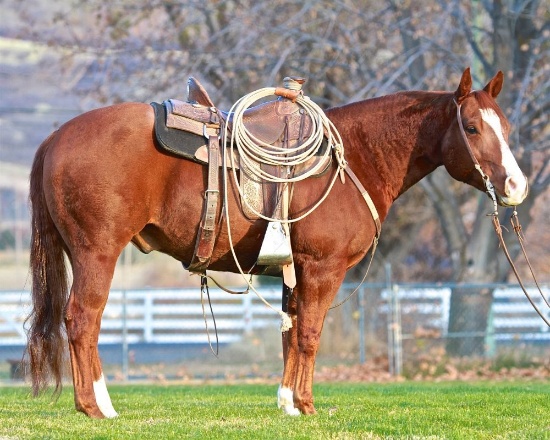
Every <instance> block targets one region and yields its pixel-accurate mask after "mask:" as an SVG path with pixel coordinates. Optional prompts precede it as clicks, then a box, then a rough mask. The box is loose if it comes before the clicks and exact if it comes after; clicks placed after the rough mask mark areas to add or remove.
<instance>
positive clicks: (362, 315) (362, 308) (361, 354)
mask: <svg viewBox="0 0 550 440" xmlns="http://www.w3.org/2000/svg"><path fill="white" fill-rule="evenodd" d="M365 343H366V342H365V287H364V286H361V287H360V288H359V363H361V364H364V363H365V362H366V353H365V349H366V347H365Z"/></svg>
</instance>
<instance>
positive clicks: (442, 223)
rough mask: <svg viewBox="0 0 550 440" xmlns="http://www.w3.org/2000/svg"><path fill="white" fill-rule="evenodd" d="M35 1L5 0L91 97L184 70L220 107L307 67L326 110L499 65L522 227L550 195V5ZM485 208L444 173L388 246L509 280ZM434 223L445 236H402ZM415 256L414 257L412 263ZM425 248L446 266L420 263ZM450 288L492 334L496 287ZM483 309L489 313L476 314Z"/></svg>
mask: <svg viewBox="0 0 550 440" xmlns="http://www.w3.org/2000/svg"><path fill="white" fill-rule="evenodd" d="M32 1H34V3H35V7H34V8H29V7H28V6H26V7H23V4H22V3H14V2H6V1H4V3H13V4H11V7H12V8H13V9H14V10H15V11H18V12H19V14H20V15H21V16H24V24H21V26H20V27H19V30H18V31H17V32H18V33H19V35H20V36H21V37H22V38H28V39H35V40H38V41H46V42H48V43H49V44H50V45H51V47H52V49H54V50H56V51H58V52H59V56H60V57H61V59H62V61H63V62H62V64H61V66H62V68H63V70H62V72H61V73H62V75H63V76H64V77H65V78H70V79H71V84H72V88H73V89H74V90H78V91H79V92H80V93H81V94H82V96H83V100H84V101H83V102H86V105H84V106H83V107H89V106H94V105H99V104H104V103H110V102H117V101H126V100H140V101H141V100H152V99H165V98H167V97H181V96H182V95H183V94H184V87H185V82H186V79H187V76H189V75H193V76H197V77H199V78H200V79H201V80H203V81H204V82H205V83H206V85H207V88H208V90H209V92H210V93H211V95H212V97H213V99H214V101H215V103H216V104H217V105H219V106H220V107H228V106H230V105H231V104H232V103H233V102H234V101H235V100H236V99H238V98H239V97H240V96H242V95H243V94H245V93H247V92H250V91H252V90H254V89H256V88H259V87H265V86H270V85H275V84H278V83H280V82H281V80H282V78H283V77H284V76H287V75H301V76H305V77H307V78H308V79H309V81H308V83H307V84H306V92H307V94H308V95H309V96H310V97H311V98H312V99H314V100H315V101H316V102H318V103H319V104H321V105H322V106H326V107H328V106H333V105H339V104H343V103H347V102H351V101H355V100H359V99H364V98H368V97H372V96H377V95H382V94H387V93H391V92H394V91H398V90H404V89H432V90H433V89H446V90H449V89H454V88H455V87H456V85H457V84H458V79H459V77H460V74H461V73H462V71H463V69H464V68H465V67H467V66H470V65H471V66H472V69H473V73H474V77H475V78H476V79H477V81H478V83H477V84H476V85H477V86H482V85H483V84H484V81H486V80H487V79H489V78H490V77H492V76H493V75H494V73H496V71H498V70H502V71H503V72H504V73H505V76H506V84H505V89H504V91H503V92H502V93H501V95H500V97H499V101H500V104H501V107H502V108H503V109H504V110H505V111H506V113H507V115H508V117H509V119H510V121H511V122H512V124H513V126H514V132H513V135H512V138H511V139H510V142H511V144H512V147H513V150H514V152H515V155H516V157H517V158H518V161H519V163H520V166H521V167H522V169H523V170H524V171H525V173H526V175H527V176H528V178H529V182H530V187H531V193H530V196H529V198H528V199H527V200H526V201H525V202H524V204H523V206H522V207H521V208H520V210H521V216H522V221H523V227H524V231H527V229H528V227H529V224H530V222H531V220H532V218H531V208H532V207H533V206H534V203H535V201H536V199H537V198H538V197H540V196H541V195H543V194H544V193H545V192H546V193H548V186H549V183H550V172H549V171H550V169H549V168H550V165H549V163H550V130H549V128H548V127H549V124H548V114H549V110H550V90H549V88H550V62H549V60H550V56H549V55H550V23H549V21H548V15H547V12H546V15H545V8H546V6H545V3H544V2H543V1H540V0H492V1H491V0H476V1H472V2H462V1H460V0H452V1H444V0H429V1H425V2H412V1H410V0H406V1H396V0H364V1H362V2H356V1H352V0H338V1H328V0H305V1H304V0H271V1H269V2H267V1H252V0H218V1H211V2H204V1H198V0H188V1H178V0H170V1H161V0H153V1H149V2H135V1H129V0H120V1H117V2H115V3H113V4H109V3H105V2H99V1H97V0H86V1H84V0H73V1H65V2H58V3H57V4H56V6H55V7H54V6H51V5H50V3H48V2H43V1H40V0H32ZM11 32H16V31H14V30H11ZM45 68H52V67H51V66H49V67H48V66H45ZM420 188H421V189H422V190H423V191H421V190H420ZM490 210H491V204H490V201H489V200H488V199H487V198H486V197H485V196H484V195H483V194H480V193H478V192H475V191H474V190H471V189H469V188H466V187H464V186H460V185H457V183H456V182H454V181H452V180H451V179H450V178H449V177H448V176H447V175H446V174H445V173H444V172H439V171H438V172H435V173H433V174H432V175H430V176H429V177H428V178H426V179H424V180H423V181H422V182H421V186H420V187H419V188H414V189H412V190H411V191H410V192H409V194H408V195H407V196H406V197H404V198H403V200H399V201H398V202H397V203H396V205H395V207H394V209H393V213H392V214H391V215H390V217H389V218H388V219H387V221H386V224H385V227H384V234H383V237H382V242H381V246H380V250H381V254H382V255H384V257H385V258H387V259H388V260H390V261H394V262H396V266H397V268H396V270H394V272H395V273H396V274H397V276H400V277H406V276H412V275H414V276H415V277H416V278H417V279H418V277H420V276H423V277H425V279H426V278H431V279H433V278H434V277H437V278H438V279H439V280H451V281H457V282H462V281H465V280H468V281H476V282H495V281H498V282H500V281H506V280H507V279H508V276H509V268H508V266H507V264H506V262H505V261H504V260H503V257H502V256H501V255H500V252H499V249H498V243H497V241H496V238H495V236H494V234H493V232H492V229H491V228H492V226H491V223H490V221H489V220H488V219H487V218H486V216H485V214H487V213H488V212H489V211H490ZM502 214H503V216H506V215H509V212H507V211H506V210H504V211H503V212H502ZM435 218H437V219H438V220H439V231H440V232H437V231H438V228H436V227H435V223H434V219H435ZM426 228H429V230H430V231H432V232H431V233H432V236H433V234H437V233H440V234H442V236H443V238H444V240H443V241H441V242H439V241H436V242H435V243H434V242H433V240H429V239H427V240H422V241H421V240H415V241H413V240H410V239H408V238H407V237H410V236H413V235H416V233H418V232H419V231H421V230H425V229H426ZM403 231H406V232H407V233H406V234H404V233H403ZM442 243H443V244H442ZM516 251H517V249H513V252H516ZM411 254H412V255H414V256H416V257H419V258H416V259H415V261H414V262H413V263H407V264H404V263H403V261H404V259H405V255H411ZM428 257H430V258H431V261H438V262H439V263H441V265H443V264H446V265H447V266H448V269H441V266H438V265H435V266H434V265H431V267H427V265H425V264H422V260H423V259H424V260H426V259H427V258H428ZM360 271H361V270H359V271H358V272H360ZM353 274H354V272H352V275H353ZM545 275H546V276H548V274H545ZM455 293H456V294H454V295H453V301H452V302H453V305H452V307H453V310H452V311H451V324H450V330H451V331H465V330H483V331H484V330H485V328H486V320H487V311H488V310H489V306H490V303H491V300H492V295H491V292H487V294H481V295H479V294H478V295H476V297H475V299H472V297H470V296H468V295H465V294H464V292H460V291H456V292H455ZM474 311H475V312H476V313H478V312H481V313H479V316H477V317H475V318H473V317H472V316H473V315H472V313H473V312H474ZM474 342H479V341H474ZM470 347H472V346H470ZM449 348H450V349H451V350H453V351H454V352H455V353H463V354H465V353H468V352H473V351H475V350H476V349H473V348H467V347H452V346H451V347H449Z"/></svg>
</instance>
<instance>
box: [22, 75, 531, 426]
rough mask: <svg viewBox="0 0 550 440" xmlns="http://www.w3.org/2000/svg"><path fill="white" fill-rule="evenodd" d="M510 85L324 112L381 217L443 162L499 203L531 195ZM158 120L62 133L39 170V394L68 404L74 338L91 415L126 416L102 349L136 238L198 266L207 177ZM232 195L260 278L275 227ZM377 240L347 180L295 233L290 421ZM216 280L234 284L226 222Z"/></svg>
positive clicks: (466, 83)
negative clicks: (67, 366)
mask: <svg viewBox="0 0 550 440" xmlns="http://www.w3.org/2000/svg"><path fill="white" fill-rule="evenodd" d="M502 85H503V74H502V72H498V73H497V74H496V75H495V76H494V77H493V78H492V79H491V80H490V81H489V82H488V83H487V84H486V86H485V87H484V88H483V89H482V90H472V78H471V74H470V69H469V68H467V69H466V70H465V71H464V72H463V74H462V76H461V79H460V83H459V85H458V88H457V89H456V90H455V91H450V92H449V91H403V92H398V93H395V94H391V95H388V96H383V97H376V98H373V99H366V100H362V101H359V102H354V103H350V104H346V105H342V106H339V107H334V108H331V109H328V110H326V115H327V117H328V118H329V119H330V121H331V122H332V123H333V124H334V126H335V127H336V128H337V130H338V132H339V133H340V135H341V138H342V141H343V144H344V146H345V159H346V161H347V166H348V167H350V168H351V169H352V170H353V172H354V173H355V175H356V176H357V178H358V180H359V181H360V182H361V183H362V185H363V186H364V188H365V189H366V190H367V191H368V193H369V194H370V196H371V198H372V202H373V203H374V205H375V207H376V210H377V211H378V213H379V216H380V220H381V221H383V220H384V219H385V218H386V216H387V214H388V212H389V210H390V207H391V205H392V203H393V202H394V201H395V200H396V199H397V198H398V197H399V196H400V195H401V194H403V193H404V192H405V191H406V190H407V189H408V188H410V187H411V186H412V185H414V184H415V183H417V182H418V181H419V180H421V179H422V178H423V177H424V176H426V175H428V174H429V173H431V172H432V171H433V170H435V169H436V168H437V167H439V166H444V167H445V168H446V170H447V171H448V173H449V174H450V175H451V176H452V177H453V178H454V179H456V180H458V181H461V182H464V183H467V184H469V185H471V186H473V187H475V188H477V189H479V190H480V191H487V180H490V182H491V183H492V185H493V186H494V195H495V197H496V201H497V202H498V203H499V204H500V205H503V206H515V205H518V204H520V203H521V202H522V201H523V200H524V199H525V197H526V195H527V192H528V183H527V179H526V177H525V175H524V174H523V173H522V172H521V170H520V168H519V167H518V164H517V162H516V161H515V159H514V157H513V155H512V153H511V151H510V148H509V146H508V135H509V131H510V125H509V123H508V121H507V119H506V117H505V115H504V113H503V112H502V110H501V109H500V108H499V106H498V105H497V103H496V101H495V98H496V97H497V95H498V94H499V92H500V91H501V89H502ZM153 123H154V113H153V109H152V107H151V105H148V104H146V103H122V104H116V105H113V106H109V107H103V108H99V109H95V110H92V111H89V112H87V113H84V114H82V115H79V116H77V117H75V118H74V119H72V120H70V121H68V122H66V123H65V124H64V125H62V126H61V127H60V128H58V129H57V130H56V131H55V132H53V133H52V134H51V135H50V136H49V137H48V138H47V139H46V140H45V141H44V142H43V143H42V144H41V146H40V147H39V148H38V150H37V152H36V155H35V158H34V162H33V165H32V170H31V175H30V201H31V208H32V218H31V222H32V249H31V257H30V268H31V272H32V295H31V296H32V310H31V312H30V314H29V317H28V322H29V323H30V326H29V330H28V344H27V353H28V356H29V362H30V370H31V379H32V390H33V394H34V395H38V394H40V393H41V392H43V391H45V390H46V389H47V388H48V387H49V384H50V382H54V385H55V388H54V391H53V392H54V394H57V395H58V394H59V393H60V392H61V386H62V370H63V364H64V354H63V353H64V342H65V340H67V341H68V347H69V354H70V361H71V371H72V380H73V386H74V401H75V408H76V410H78V411H81V412H83V413H84V414H86V415H88V416H89V417H92V418H104V417H116V416H117V415H118V414H117V412H116V411H115V409H114V407H113V404H112V402H111V399H110V396H109V393H108V390H107V386H106V382H105V377H104V374H103V370H102V366H101V361H100V358H99V354H98V347H97V344H98V335H99V331H100V325H101V316H102V313H103V310H104V307H105V304H106V302H107V299H108V296H109V289H110V285H111V281H112V276H113V273H114V270H115V264H116V262H117V259H118V257H119V255H120V254H121V252H122V250H123V249H124V247H125V246H126V245H127V244H128V243H129V242H132V243H133V244H134V245H135V246H137V247H138V248H139V249H140V250H141V251H142V252H144V253H149V252H151V251H153V250H155V251H159V252H163V253H165V254H168V255H170V256H172V257H173V258H175V259H176V260H179V261H180V262H182V263H184V265H185V264H189V262H190V261H191V258H192V255H193V249H194V245H195V241H196V238H197V229H198V225H199V222H200V220H201V207H202V205H203V197H204V191H205V189H206V187H207V167H206V166H204V165H202V164H200V163H196V162H192V161H187V160H182V159H181V158H178V157H175V156H174V155H171V154H168V153H166V152H164V151H162V150H161V149H160V148H159V146H158V145H157V144H156V142H157V141H156V139H155V136H154V133H153ZM332 166H333V169H335V167H336V165H334V164H333V165H332ZM330 178H331V177H330V173H326V174H324V175H321V176H318V177H311V178H307V179H305V180H302V181H299V182H296V183H295V184H294V188H293V196H292V199H291V202H290V207H289V216H290V217H291V218H292V217H298V216H299V215H300V214H301V213H303V212H306V211H307V210H308V209H309V208H310V207H311V206H313V205H314V204H315V203H316V201H317V200H319V198H320V197H321V196H322V195H323V193H324V190H325V189H326V188H327V186H328V185H329V180H330ZM227 193H228V196H227V201H226V203H228V204H229V209H230V211H231V212H232V213H233V214H232V218H231V225H230V229H231V234H232V238H233V243H234V248H235V252H236V255H237V256H238V258H239V262H240V265H241V266H242V268H243V269H244V270H245V271H250V272H251V273H252V274H254V273H255V272H254V271H255V262H256V258H257V256H258V253H259V250H260V245H261V241H262V237H263V236H264V234H265V230H266V226H267V222H266V220H264V219H261V218H260V219H255V220H250V219H248V218H246V217H245V216H244V215H243V214H242V212H241V209H240V202H239V199H238V194H237V190H236V188H235V184H234V183H230V184H229V186H228V189H227ZM375 236H376V225H375V222H374V220H373V216H372V215H371V211H370V209H369V208H368V206H367V205H366V204H365V202H364V199H363V197H362V194H361V192H360V191H359V190H358V188H357V186H355V185H354V184H353V183H351V182H350V179H342V180H338V181H337V182H336V183H335V184H334V186H333V188H332V189H331V191H330V193H329V194H328V196H327V197H326V199H325V200H324V201H323V203H321V204H320V206H319V207H318V208H317V209H316V210H315V211H313V212H312V213H311V214H310V215H309V216H307V217H306V218H304V219H302V220H300V221H298V222H296V223H294V224H293V225H292V228H291V232H290V240H291V245H292V253H293V261H294V265H295V277H296V285H295V287H294V289H292V291H291V292H290V289H289V288H288V287H287V286H285V285H283V298H284V299H285V300H284V301H283V309H284V310H285V311H286V312H287V313H288V314H289V316H290V317H291V319H292V323H293V325H292V327H291V328H290V329H289V330H287V331H284V332H283V334H282V344H283V364H284V365H283V372H282V378H281V382H280V384H279V388H278V391H277V403H278V406H279V408H281V409H282V411H283V413H285V414H289V415H300V414H314V413H316V409H315V406H314V402H313V389H312V387H313V375H314V365H315V358H316V354H317V349H318V346H319V340H320V336H321V331H322V328H323V323H324V320H325V316H326V314H327V311H328V309H329V307H330V305H331V303H332V301H333V299H334V298H335V296H336V294H337V292H338V289H339V287H340V285H341V283H342V281H343V279H344V276H345V274H346V271H347V270H348V269H349V268H351V267H352V266H354V265H356V264H357V263H358V262H360V261H361V260H362V259H363V258H364V257H365V255H366V254H367V252H368V250H369V249H370V248H371V246H372V245H373V243H374V241H375ZM67 261H68V263H69V264H70V268H71V269H72V284H71V285H70V286H69V275H68V272H67V269H68V267H66V264H67V263H66V262H67ZM208 270H211V271H226V272H237V266H236V263H235V261H234V259H233V257H232V254H231V252H230V248H229V242H228V231H227V225H226V224H225V222H223V224H222V225H221V230H220V232H219V236H218V238H217V241H216V243H215V247H214V250H213V254H212V259H211V262H210V265H209V267H208ZM289 293H290V294H289Z"/></svg>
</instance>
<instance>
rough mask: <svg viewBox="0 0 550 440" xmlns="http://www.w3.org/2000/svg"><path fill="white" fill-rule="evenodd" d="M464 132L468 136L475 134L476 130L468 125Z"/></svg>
mask: <svg viewBox="0 0 550 440" xmlns="http://www.w3.org/2000/svg"><path fill="white" fill-rule="evenodd" d="M466 131H467V132H468V133H469V134H476V133H477V130H476V128H475V127H474V126H473V125H468V126H467V127H466Z"/></svg>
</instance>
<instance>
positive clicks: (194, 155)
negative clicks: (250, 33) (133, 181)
mask: <svg viewBox="0 0 550 440" xmlns="http://www.w3.org/2000/svg"><path fill="white" fill-rule="evenodd" d="M286 80H291V81H297V82H298V83H299V84H300V87H299V89H298V90H294V89H290V88H286V87H279V88H276V89H275V95H277V99H276V100H272V101H268V102H264V103H261V104H259V105H256V106H253V107H250V108H248V109H247V110H245V111H244V113H243V124H244V126H245V127H246V129H247V131H248V132H249V134H250V135H251V136H252V137H253V138H254V139H256V140H257V141H258V142H257V144H258V145H260V146H261V147H262V148H270V146H275V147H277V148H281V147H283V148H294V147H296V146H299V145H302V143H303V142H304V141H306V140H307V139H308V138H309V137H310V136H311V135H312V132H313V127H314V123H313V121H312V120H311V118H310V116H309V115H308V114H307V112H304V110H303V108H302V107H301V106H300V105H299V104H297V103H296V102H295V101H296V99H297V97H298V96H299V95H300V94H301V91H300V89H301V84H302V83H303V82H304V80H302V79H294V78H285V81H286ZM187 93H188V98H187V101H186V102H184V101H180V100H176V99H169V100H167V101H164V102H163V103H162V104H159V103H151V105H152V106H153V108H154V110H155V136H156V139H157V145H158V146H159V148H162V149H164V150H165V151H167V152H169V153H171V154H174V155H177V156H179V157H182V158H185V159H188V160H192V161H195V162H198V163H201V164H208V176H209V178H208V188H207V191H206V193H205V194H206V196H207V197H206V198H205V207H204V210H203V219H202V221H201V225H200V226H199V233H198V238H197V244H196V249H195V254H194V257H193V261H192V262H191V263H190V265H189V267H188V269H189V270H191V271H195V272H203V271H204V270H206V267H207V266H208V263H209V260H210V257H211V254H212V249H213V245H214V241H215V237H213V236H215V230H216V226H215V217H216V211H217V209H218V208H217V197H218V196H217V194H216V193H217V191H218V182H217V178H218V177H217V174H218V172H217V169H218V167H219V166H222V165H223V163H224V161H223V160H222V157H221V156H222V155H223V152H222V151H223V150H222V149H220V148H219V143H220V137H221V136H223V134H224V133H225V128H227V131H228V132H229V136H230V135H231V131H232V127H233V117H232V116H233V115H232V114H229V113H228V112H225V111H221V110H219V109H218V108H217V107H216V106H215V105H214V103H213V102H212V100H211V99H210V96H209V95H208V93H207V92H206V90H205V89H204V87H203V86H202V85H201V84H200V83H199V82H198V81H197V80H196V79H195V78H192V77H191V78H189V80H188V83H187ZM326 148H328V142H327V141H326V139H325V142H323V143H322V145H321V146H320V147H319V151H318V155H317V156H314V157H312V158H310V159H309V160H308V161H306V162H305V163H302V164H300V165H297V166H295V167H294V168H295V169H294V170H293V172H294V173H295V174H298V173H303V172H307V171H309V170H311V169H313V168H314V167H319V162H320V161H324V162H325V163H323V164H322V166H321V167H319V169H320V171H317V175H320V174H323V173H324V172H325V171H326V170H328V169H329V167H330V164H331V156H330V155H328V156H327V155H324V153H325V152H326ZM226 154H229V153H226ZM233 155H234V157H233V160H232V161H230V160H229V159H231V158H229V157H228V158H227V160H226V161H225V163H226V164H234V165H233V166H235V167H236V168H239V185H240V186H241V194H242V198H244V199H245V200H244V201H243V202H242V203H241V207H242V210H243V213H244V214H245V215H246V216H247V217H248V218H250V219H257V218H259V216H258V215H257V213H261V214H262V215H265V216H268V217H271V218H276V219H283V220H284V219H286V215H287V214H286V212H285V207H284V206H283V205H284V203H283V199H285V198H286V199H287V202H288V192H287V195H286V196H283V192H284V191H288V189H283V185H281V184H278V183H273V182H264V181H259V180H258V178H256V177H253V176H252V175H251V174H249V173H248V172H247V167H246V165H245V164H244V163H242V162H241V161H240V158H239V157H238V152H237V151H236V150H234V151H233ZM291 155H292V153H291V152H289V156H291ZM259 166H260V167H262V169H263V170H265V171H267V172H269V174H271V175H278V176H282V174H283V172H284V173H286V172H287V170H283V169H282V168H283V167H281V166H278V167H277V166H274V165H269V164H265V163H259ZM213 168H215V170H216V171H214V169H213ZM285 168H286V167H285ZM287 263H288V261H287V262H286V263H284V264H287ZM258 264H261V263H260V262H258ZM268 265H269V266H275V265H277V262H276V261H273V264H272V262H271V261H270V262H269V263H268Z"/></svg>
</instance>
